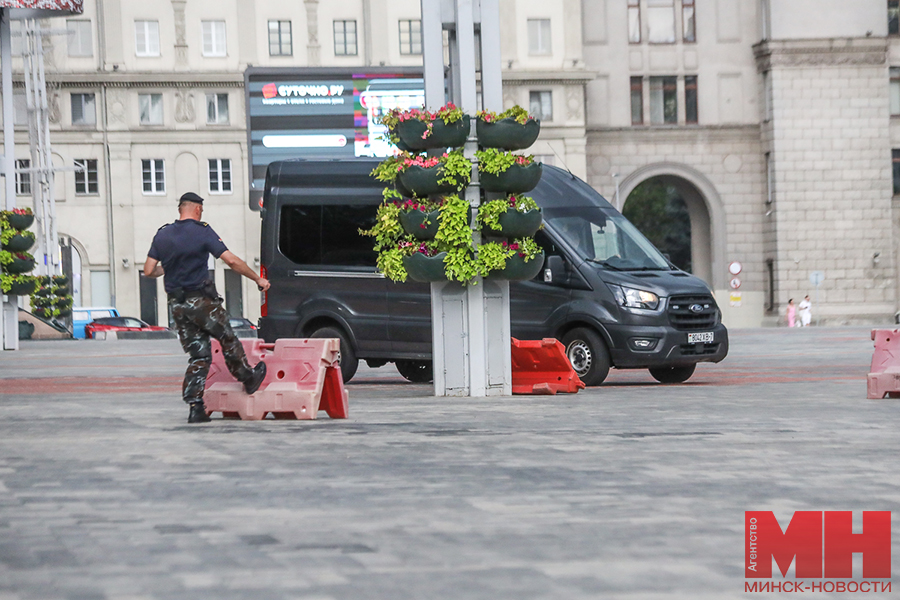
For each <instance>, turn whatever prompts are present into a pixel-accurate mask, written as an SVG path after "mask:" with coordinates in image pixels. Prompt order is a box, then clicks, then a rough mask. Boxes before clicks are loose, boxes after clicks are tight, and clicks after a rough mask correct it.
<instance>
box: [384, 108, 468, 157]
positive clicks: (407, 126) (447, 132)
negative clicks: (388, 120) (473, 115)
mask: <svg viewBox="0 0 900 600" xmlns="http://www.w3.org/2000/svg"><path fill="white" fill-rule="evenodd" d="M429 123H430V125H431V131H430V133H429ZM429 123H426V122H425V121H420V120H418V119H410V120H408V121H401V122H399V123H397V135H398V136H399V137H400V142H401V143H403V144H404V145H405V146H407V147H409V148H411V149H413V150H428V149H430V148H456V147H458V146H462V145H463V144H465V143H466V138H467V137H469V123H470V119H469V115H463V117H462V118H461V119H459V120H458V121H454V122H452V123H444V120H443V119H442V118H441V117H435V118H434V119H433V120H431V121H430V122H429ZM398 147H399V145H398Z"/></svg>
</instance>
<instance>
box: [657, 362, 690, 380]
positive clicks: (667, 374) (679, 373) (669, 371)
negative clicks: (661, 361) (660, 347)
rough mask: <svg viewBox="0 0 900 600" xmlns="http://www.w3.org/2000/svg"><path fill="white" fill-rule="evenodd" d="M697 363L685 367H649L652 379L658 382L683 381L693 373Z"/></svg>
mask: <svg viewBox="0 0 900 600" xmlns="http://www.w3.org/2000/svg"><path fill="white" fill-rule="evenodd" d="M696 368H697V365H695V364H694V365H688V366H687V367H655V368H651V369H650V374H651V375H653V379H655V380H657V381H658V382H660V383H684V382H685V381H687V380H688V379H690V378H691V375H693V374H694V369H696Z"/></svg>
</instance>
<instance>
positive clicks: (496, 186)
mask: <svg viewBox="0 0 900 600" xmlns="http://www.w3.org/2000/svg"><path fill="white" fill-rule="evenodd" d="M542 172H543V165H542V164H541V163H539V162H535V163H531V164H530V165H527V166H522V165H515V164H514V165H512V166H511V167H509V168H508V169H507V170H505V171H503V172H502V173H500V174H498V175H494V174H493V173H481V189H483V190H484V191H486V192H505V193H508V194H524V193H525V192H530V191H531V190H533V189H534V186H536V185H537V184H538V182H539V181H540V180H541V173H542Z"/></svg>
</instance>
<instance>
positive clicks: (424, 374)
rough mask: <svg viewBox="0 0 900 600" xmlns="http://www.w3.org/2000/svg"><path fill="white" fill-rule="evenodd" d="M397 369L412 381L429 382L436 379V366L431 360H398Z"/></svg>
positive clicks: (396, 362)
mask: <svg viewBox="0 0 900 600" xmlns="http://www.w3.org/2000/svg"><path fill="white" fill-rule="evenodd" d="M395 364H396V365H397V370H398V371H400V374H401V375H403V377H404V378H405V379H406V380H407V381H410V382H412V383H428V382H430V381H431V380H433V379H434V367H433V364H432V362H431V361H430V360H398V361H395Z"/></svg>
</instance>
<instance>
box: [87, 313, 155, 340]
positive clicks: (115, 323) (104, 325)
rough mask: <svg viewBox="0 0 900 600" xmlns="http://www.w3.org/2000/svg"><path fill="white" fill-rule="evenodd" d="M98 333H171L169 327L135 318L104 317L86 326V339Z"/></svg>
mask: <svg viewBox="0 0 900 600" xmlns="http://www.w3.org/2000/svg"><path fill="white" fill-rule="evenodd" d="M97 331H171V330H170V329H169V328H168V327H158V326H156V325H148V324H147V323H144V322H143V321H141V320H140V319H135V318H134V317H103V318H102V319H96V320H94V321H91V322H90V323H88V324H87V325H85V326H84V334H85V335H84V337H86V338H87V339H92V338H93V337H94V333H96V332H97Z"/></svg>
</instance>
